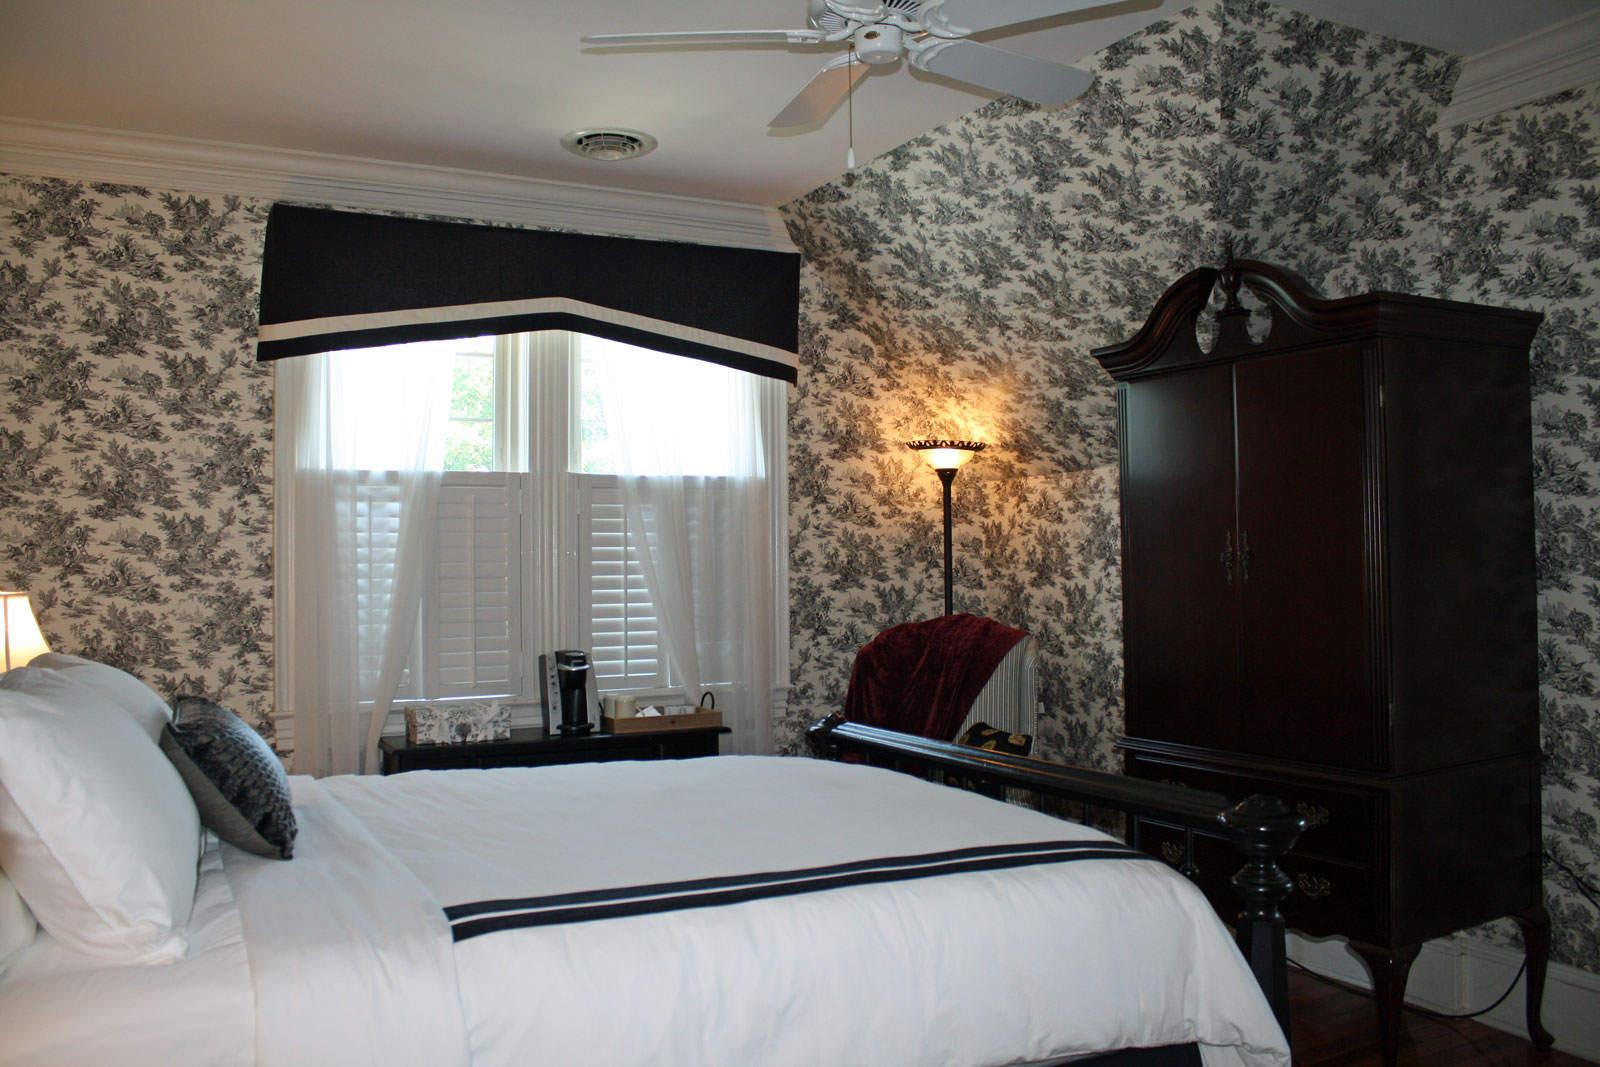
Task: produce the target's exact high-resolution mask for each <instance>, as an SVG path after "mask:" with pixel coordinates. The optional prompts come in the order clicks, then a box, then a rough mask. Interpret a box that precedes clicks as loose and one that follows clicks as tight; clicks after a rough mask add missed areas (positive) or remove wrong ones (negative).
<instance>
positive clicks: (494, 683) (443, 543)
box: [424, 473, 522, 697]
mask: <svg viewBox="0 0 1600 1067" xmlns="http://www.w3.org/2000/svg"><path fill="white" fill-rule="evenodd" d="M520 486H521V482H520V479H519V478H518V476H517V475H515V474H467V473H451V474H447V475H446V476H445V481H444V485H443V487H442V488H441V490H440V493H439V527H438V530H439V532H438V542H437V551H438V560H437V571H436V577H435V581H434V586H433V588H432V589H431V590H429V594H428V597H427V602H426V605H425V608H424V611H425V615H424V618H425V620H426V625H427V629H428V634H429V641H428V647H429V649H430V652H431V654H430V656H429V659H430V669H429V672H428V673H429V678H428V682H427V689H428V695H430V696H439V697H465V696H494V695H503V694H507V693H513V694H514V693H519V692H521V689H522V663H521V660H522V571H521V566H522V564H521V525H520V511H521V508H520V503H519V493H520Z"/></svg>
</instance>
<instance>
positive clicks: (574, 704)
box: [553, 649, 594, 737]
mask: <svg viewBox="0 0 1600 1067" xmlns="http://www.w3.org/2000/svg"><path fill="white" fill-rule="evenodd" d="M553 655H554V656H555V661H556V689H557V691H558V692H559V694H560V700H561V724H560V726H559V727H558V729H559V730H560V731H561V736H563V737H576V736H577V735H579V734H586V733H588V732H589V731H591V730H593V729H594V723H592V722H590V721H589V671H590V665H589V654H588V653H586V652H580V651H578V650H577V649H557V650H556V651H555V653H553Z"/></svg>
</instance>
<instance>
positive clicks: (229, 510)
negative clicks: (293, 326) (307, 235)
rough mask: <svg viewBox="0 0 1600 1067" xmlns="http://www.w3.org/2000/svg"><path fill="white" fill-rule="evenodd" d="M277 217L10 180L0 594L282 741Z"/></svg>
mask: <svg viewBox="0 0 1600 1067" xmlns="http://www.w3.org/2000/svg"><path fill="white" fill-rule="evenodd" d="M266 206H267V205H263V204H256V203H251V202H248V201H244V200H240V199H237V198H232V197H210V198H208V197H197V196H188V195H185V194H182V193H173V192H160V191H151V190H148V189H140V188H133V187H129V186H116V185H104V184H85V183H80V182H68V181H59V180H55V179H48V178H21V177H11V178H0V587H3V588H6V589H25V590H27V591H28V592H30V593H31V594H32V597H33V605H34V610H35V612H36V613H37V614H38V617H39V622H40V626H41V628H42V629H43V631H44V634H45V637H46V639H47V640H48V641H49V642H50V645H51V647H52V648H54V649H55V650H57V651H60V652H71V653H74V654H77V655H82V656H88V657H90V658H93V659H97V660H101V661H103V662H106V663H111V664H113V665H115V666H118V667H121V668H123V669H125V670H127V671H130V672H132V673H134V674H136V675H138V676H139V677H141V678H143V679H144V680H145V681H146V682H148V683H149V684H151V685H152V686H154V687H155V688H156V689H157V690H159V691H161V692H162V693H164V694H165V695H166V696H168V697H169V698H170V697H173V696H176V695H178V694H179V693H204V694H206V695H207V696H209V697H212V698H213V699H215V700H218V701H219V702H222V703H224V704H227V705H228V706H229V707H231V708H233V710H235V711H236V712H238V713H239V714H240V715H241V716H242V717H244V718H245V719H246V721H248V722H250V723H251V724H252V725H254V726H256V727H257V728H258V729H259V730H261V731H262V732H263V733H264V734H266V735H267V736H268V737H269V738H270V737H271V736H272V724H271V721H270V718H269V715H270V712H271V710H272V684H273V681H272V636H271V629H272V462H271V457H272V372H271V370H270V368H268V367H266V366H264V365H260V364H257V363H256V362H255V326H256V289H257V282H258V279H259V276H260V266H259V263H260V253H261V235H262V228H263V226H264V225H265V221H266V214H265V209H266Z"/></svg>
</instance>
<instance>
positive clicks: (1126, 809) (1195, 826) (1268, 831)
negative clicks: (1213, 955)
mask: <svg viewBox="0 0 1600 1067" xmlns="http://www.w3.org/2000/svg"><path fill="white" fill-rule="evenodd" d="M808 733H809V734H810V739H811V743H812V745H813V746H814V747H815V748H816V750H817V752H818V754H819V755H821V756H823V757H824V758H827V759H833V760H840V759H844V758H845V756H846V755H847V754H854V755H857V756H860V757H863V758H864V759H865V760H866V761H868V762H871V763H873V764H875V765H880V766H889V767H893V768H896V769H900V770H917V771H920V772H921V773H923V774H925V775H926V776H927V777H929V778H931V779H934V780H936V781H942V782H948V781H949V780H950V779H951V777H952V776H954V778H955V780H956V782H958V783H960V784H973V783H979V784H981V785H982V786H984V787H1001V788H1007V789H1019V790H1024V791H1026V792H1028V793H1031V794H1032V795H1033V796H1034V798H1035V806H1036V807H1038V808H1039V810H1041V811H1045V810H1047V804H1048V801H1047V798H1056V800H1057V802H1058V803H1059V802H1060V801H1067V802H1069V803H1072V804H1077V805H1082V813H1081V817H1080V816H1079V815H1077V814H1075V815H1074V817H1079V818H1080V819H1081V821H1083V822H1085V823H1089V824H1091V825H1096V826H1101V828H1105V827H1104V825H1103V820H1104V818H1105V815H1106V814H1108V813H1109V814H1113V815H1116V816H1119V817H1120V818H1121V821H1122V826H1123V834H1122V836H1123V837H1124V839H1125V840H1126V841H1127V843H1128V844H1130V845H1132V846H1133V847H1134V848H1139V847H1140V830H1141V827H1142V824H1143V822H1144V821H1145V820H1149V821H1151V822H1157V823H1161V824H1163V825H1166V826H1178V827H1181V828H1182V829H1183V831H1184V840H1185V849H1184V853H1183V855H1182V857H1181V859H1182V863H1181V864H1180V865H1179V870H1181V871H1183V872H1184V873H1185V874H1188V875H1190V876H1191V877H1192V876H1193V874H1194V872H1195V867H1194V834H1195V832H1196V831H1202V832H1210V833H1212V834H1215V833H1216V831H1217V826H1218V823H1219V822H1220V823H1221V824H1222V826H1223V827H1224V829H1225V832H1226V834H1227V836H1228V838H1229V840H1230V841H1232V842H1233V845H1234V847H1235V848H1236V849H1237V850H1238V851H1239V853H1240V854H1241V856H1242V857H1243V859H1244V865H1243V867H1241V868H1240V870H1239V872H1238V873H1237V874H1235V875H1234V876H1233V887H1234V889H1235V891H1237V892H1238V894H1239V898H1240V909H1239V912H1238V914H1237V915H1236V916H1230V915H1224V916H1223V918H1224V919H1226V920H1228V921H1230V922H1232V923H1233V924H1234V930H1235V936H1236V939H1237V941H1238V944H1239V949H1240V951H1242V952H1243V953H1244V958H1245V960H1246V961H1247V962H1248V963H1249V965H1250V969H1251V971H1252V972H1254V974H1255V976H1256V981H1257V982H1259V983H1260V984H1261V989H1262V992H1264V993H1265V994H1266V996H1267V1001H1268V1003H1270V1004H1271V1005H1272V1010H1273V1013H1274V1014H1276V1015H1277V1017H1278V1022H1279V1024H1280V1025H1281V1026H1282V1027H1283V1033H1284V1036H1285V1037H1286V1038H1287V1037H1288V1035H1289V972H1288V961H1287V958H1286V957H1285V954H1284V922H1283V915H1282V913H1281V912H1280V911H1279V910H1278V905H1279V903H1280V902H1281V901H1282V900H1283V898H1284V897H1286V896H1288V894H1289V891H1290V889H1291V887H1292V883H1291V881H1290V879H1289V876H1288V875H1286V874H1285V873H1284V872H1283V871H1282V870H1281V869H1280V868H1279V867H1278V859H1279V857H1281V856H1282V855H1283V854H1284V853H1286V852H1288V851H1289V850H1290V849H1291V848H1293V847H1294V844H1295V842H1296V840H1298V839H1299V836H1300V834H1301V832H1302V831H1303V830H1305V828H1306V824H1305V820H1304V819H1303V818H1301V817H1300V815H1298V814H1297V813H1296V812H1293V811H1291V810H1289V808H1287V807H1286V806H1284V804H1283V803H1282V802H1281V801H1279V800H1277V799H1276V798H1274V797H1269V796H1262V795H1256V796H1252V797H1248V798H1246V799H1245V800H1244V801H1242V802H1241V803H1238V804H1233V803H1232V802H1231V801H1230V800H1229V799H1228V798H1227V797H1224V796H1223V795H1222V794H1220V793H1208V792H1205V791H1203V790H1199V789H1189V788H1187V787H1185V786H1181V785H1169V784H1167V783H1165V782H1150V781H1141V780H1140V779H1137V778H1128V777H1125V776H1123V775H1120V774H1108V773H1106V772H1104V771H1091V770H1085V769H1082V768H1078V767H1068V766H1065V765H1063V764H1059V763H1051V762H1049V761H1048V760H1041V759H1033V758H1031V757H1028V756H1013V755H1009V754H1006V753H1000V752H990V751H987V750H985V749H977V748H968V747H966V746H964V745H957V744H954V743H952V742H949V741H933V740H930V739H928V738H925V737H917V736H915V735H912V734H902V733H896V732H895V731H893V730H884V729H881V728H879V727H875V726H863V725H861V724H859V723H853V722H849V721H847V720H846V719H845V717H844V716H843V715H842V714H840V713H838V712H835V713H834V714H832V715H829V716H828V717H827V718H826V719H823V720H821V721H820V722H817V723H815V724H814V725H812V726H811V728H810V729H809V731H808ZM935 772H937V773H935ZM1173 859H1174V860H1176V859H1178V857H1173Z"/></svg>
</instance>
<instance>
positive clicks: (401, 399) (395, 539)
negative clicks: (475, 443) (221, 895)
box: [276, 349, 450, 776]
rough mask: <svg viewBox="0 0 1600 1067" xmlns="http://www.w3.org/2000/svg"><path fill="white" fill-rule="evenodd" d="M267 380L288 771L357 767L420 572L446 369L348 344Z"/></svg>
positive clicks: (372, 751)
mask: <svg viewBox="0 0 1600 1067" xmlns="http://www.w3.org/2000/svg"><path fill="white" fill-rule="evenodd" d="M374 360H376V361H380V362H379V363H378V365H376V366H374V365H373V364H372V363H371V362H370V361H374ZM276 372H277V390H276V393H277V414H276V435H277V460H276V470H277V484H278V516H277V524H278V534H277V545H278V550H277V574H278V581H279V583H280V584H281V586H282V588H281V590H280V598H281V601H282V607H283V609H284V610H283V611H282V613H281V614H280V615H279V619H280V620H281V622H280V625H283V626H286V627H288V628H289V631H290V632H289V633H288V635H287V639H284V638H281V637H280V640H279V659H280V662H279V678H280V682H279V706H280V708H283V709H284V710H286V711H287V712H288V714H289V715H290V716H291V717H292V723H293V737H294V770H295V772H296V773H299V774H313V775H318V776H322V775H328V774H360V773H370V772H373V771H376V770H377V769H378V765H377V746H378V739H379V736H380V735H381V733H382V731H383V725H384V722H385V720H386V718H387V717H388V713H389V709H390V706H391V704H392V703H393V700H394V694H395V690H396V688H397V686H398V685H399V683H400V679H401V674H402V671H403V670H404V668H405V663H406V658H407V655H408V654H409V652H410V649H411V645H412V641H413V638H414V637H415V632H416V625H417V617H418V612H419V607H420V604H421V598H422V593H423V586H424V582H425V580H426V576H427V575H428V574H430V573H431V571H432V567H431V566H430V556H431V553H432V549H433V530H434V525H435V520H436V516H437V512H438V500H439V485H440V482H441V480H442V474H441V471H440V468H441V467H442V466H443V454H444V433H443V423H444V419H445V415H446V411H445V408H446V405H447V403H448V399H449V394H450V361H449V360H448V359H441V358H439V356H438V355H436V354H431V353H426V352H424V353H419V354H418V355H416V356H415V357H411V356H403V355H401V354H399V351H398V350H396V349H388V350H381V349H379V350H361V351H353V352H335V353H329V354H322V355H310V356H301V357H297V358H294V359H285V360H280V361H278V363H277V365H276ZM357 383H359V384H357ZM375 483H376V484H377V485H378V486H379V490H380V491H377V492H375V491H374V485H375ZM361 538H366V539H368V540H369V542H370V543H371V544H370V548H369V551H368V553H365V554H366V555H367V556H368V558H367V559H366V560H362V559H361V558H360V556H361V555H362V554H363V553H361V552H359V547H360V546H359V544H358V541H359V540H360V539H361Z"/></svg>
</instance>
